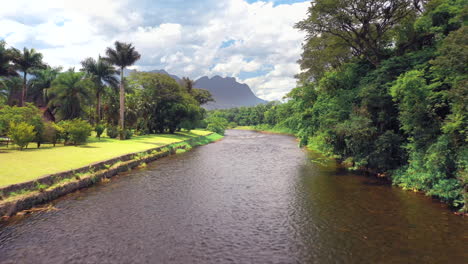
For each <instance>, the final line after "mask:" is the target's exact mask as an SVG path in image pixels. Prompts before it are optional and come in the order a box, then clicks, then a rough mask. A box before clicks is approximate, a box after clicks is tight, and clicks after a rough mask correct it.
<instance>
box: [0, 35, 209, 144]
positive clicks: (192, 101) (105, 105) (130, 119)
mask: <svg viewBox="0 0 468 264" xmlns="http://www.w3.org/2000/svg"><path fill="white" fill-rule="evenodd" d="M140 57H141V56H140V54H139V53H138V52H137V51H136V50H135V47H134V46H133V45H132V44H128V43H122V42H115V46H114V47H109V48H107V50H106V57H101V56H99V57H98V58H97V59H94V58H85V59H84V60H83V61H82V62H81V68H80V69H79V71H76V70H75V69H73V68H71V69H68V70H65V71H63V69H62V67H55V68H54V67H50V66H49V65H47V64H46V63H45V62H44V61H43V57H42V54H41V53H39V52H37V51H36V50H34V49H27V48H24V49H23V50H22V51H20V50H18V49H15V48H13V47H9V48H8V47H7V44H6V43H5V42H3V41H0V115H1V116H0V137H1V136H5V135H7V136H9V137H10V138H12V139H13V140H14V141H15V143H17V145H19V146H21V147H22V146H27V144H25V143H24V142H25V141H28V140H27V139H30V141H31V139H32V141H35V142H37V143H38V146H40V144H41V142H48V143H51V139H50V138H51V137H52V138H55V136H50V135H46V134H44V133H46V131H49V132H48V134H51V133H52V132H50V131H51V130H55V132H54V133H53V134H54V135H61V134H62V135H64V136H62V137H59V139H63V140H62V141H64V142H65V143H66V142H68V140H67V138H63V137H66V135H68V133H65V134H64V133H63V131H64V130H65V129H66V128H69V127H70V124H77V125H76V126H80V125H79V124H81V126H82V127H83V128H88V127H90V126H88V125H92V126H93V128H92V129H94V130H95V131H96V132H97V133H98V134H101V133H103V131H104V130H105V129H106V130H107V134H108V135H109V136H110V137H118V136H119V137H120V139H128V138H130V137H131V136H132V134H134V133H137V134H149V133H166V132H167V133H174V132H175V131H177V130H181V129H182V128H184V129H188V130H190V129H193V128H195V127H196V126H198V125H200V122H201V121H202V120H203V118H204V115H205V110H204V109H203V108H202V107H201V105H202V104H205V103H206V102H209V101H212V100H213V99H212V97H211V94H210V93H209V92H208V91H207V90H203V89H195V88H193V81H192V80H190V79H188V78H183V79H182V82H181V83H178V82H176V81H175V80H173V79H172V78H170V77H169V76H166V75H162V74H156V73H144V72H135V73H132V74H131V75H130V76H129V77H124V71H125V68H126V67H128V66H131V65H133V64H134V63H135V62H136V61H138V60H139V59H140ZM37 117H39V118H37ZM65 121H69V122H65ZM83 121H85V123H88V125H83V124H84V123H83ZM55 122H57V125H58V124H62V125H58V126H57V125H56V124H55ZM39 123H42V124H39ZM51 123H54V124H53V125H52V124H51ZM202 125H203V124H202ZM204 125H205V126H206V124H204ZM45 128H49V129H48V130H47V129H45ZM85 130H86V131H89V130H90V129H85ZM61 131H62V132H61ZM83 133H84V134H89V132H83ZM20 141H21V142H23V143H20ZM52 141H53V143H55V141H54V140H52ZM73 142H75V143H80V142H82V140H78V141H73ZM18 143H20V144H18Z"/></svg>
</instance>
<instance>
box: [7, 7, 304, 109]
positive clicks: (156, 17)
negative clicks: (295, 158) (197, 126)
mask: <svg viewBox="0 0 468 264" xmlns="http://www.w3.org/2000/svg"><path fill="white" fill-rule="evenodd" d="M1 2H5V3H3V4H2V5H1V6H2V8H1V9H0V39H3V40H5V41H6V42H7V44H8V45H9V46H12V47H15V48H18V49H22V48H23V47H28V48H35V49H36V50H38V51H40V52H41V53H42V54H43V55H44V61H45V62H46V63H48V64H49V65H51V66H63V67H64V68H68V67H76V68H79V67H80V62H81V61H82V60H83V59H85V58H87V57H95V58H96V57H98V56H99V55H101V56H104V55H105V50H106V47H109V46H113V43H114V42H115V41H116V40H118V41H123V42H131V43H133V44H134V45H135V47H136V49H137V51H139V52H140V53H141V55H142V56H141V59H140V60H139V61H138V62H137V63H136V64H135V65H134V66H133V67H132V68H135V69H138V70H142V71H145V70H159V69H164V70H166V71H168V72H169V73H171V74H176V75H178V76H180V77H183V76H187V77H190V78H192V79H197V78H199V77H201V76H209V77H212V76H214V75H220V76H223V77H226V76H228V77H235V78H236V79H237V80H238V81H239V82H242V83H246V84H248V85H249V86H250V87H251V89H252V91H253V92H254V93H255V94H256V95H257V96H259V97H260V98H262V99H266V100H277V99H281V98H282V97H283V96H284V95H285V94H286V93H287V92H289V91H290V90H291V89H292V88H294V87H295V85H296V79H294V75H295V74H297V73H298V72H299V71H300V68H299V66H298V65H297V63H296V61H297V60H298V59H299V57H300V54H301V45H302V42H303V40H304V37H305V34H304V33H303V32H300V31H298V30H297V29H295V28H293V26H294V24H295V23H296V22H298V21H300V20H302V19H304V18H305V17H306V14H307V8H308V7H309V5H310V1H294V0H271V1H268V0H263V1H254V0H192V1H187V0H138V1H135V0H80V1H77V0H35V1H31V0H15V1H11V0H0V3H1Z"/></svg>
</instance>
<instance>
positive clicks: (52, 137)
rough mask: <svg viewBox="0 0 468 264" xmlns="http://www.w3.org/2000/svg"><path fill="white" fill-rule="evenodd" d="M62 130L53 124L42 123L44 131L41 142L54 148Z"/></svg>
mask: <svg viewBox="0 0 468 264" xmlns="http://www.w3.org/2000/svg"><path fill="white" fill-rule="evenodd" d="M61 133H63V129H62V128H61V127H60V126H58V125H57V124H55V123H52V122H44V130H43V131H42V137H41V139H42V141H43V142H47V143H52V144H53V145H54V147H55V144H57V141H58V140H59V139H60V137H61Z"/></svg>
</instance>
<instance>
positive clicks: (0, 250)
mask: <svg viewBox="0 0 468 264" xmlns="http://www.w3.org/2000/svg"><path fill="white" fill-rule="evenodd" d="M311 160H312V161H311ZM53 205H54V206H55V207H56V208H57V210H55V211H48V212H41V213H35V214H32V215H29V216H26V217H17V218H14V219H12V220H10V221H9V222H4V223H1V224H0V262H1V263H466V260H467V259H468V246H467V245H468V233H467V230H468V222H467V221H466V219H464V218H463V217H459V216H455V215H453V214H452V213H451V212H450V211H449V210H448V209H446V208H445V206H444V205H443V204H441V203H439V202H437V201H434V200H432V199H430V198H428V197H425V196H422V195H419V194H414V193H411V192H405V191H402V190H400V189H398V188H392V187H391V186H389V185H388V184H386V183H385V182H382V181H379V180H377V179H374V178H368V177H364V176H360V175H355V174H350V173H346V172H340V171H337V170H336V168H335V167H334V164H333V163H332V162H329V161H327V160H326V159H322V158H320V157H319V156H317V155H314V154H313V153H306V152H304V151H303V150H301V149H299V148H297V142H296V141H295V139H294V138H292V137H289V136H282V135H267V134H260V133H255V132H251V131H234V130H230V131H228V132H227V136H226V137H225V138H224V139H223V140H222V141H220V142H217V143H213V144H209V145H206V146H202V147H198V148H196V149H194V150H193V151H191V152H188V153H185V154H181V155H177V156H172V157H169V158H165V159H162V160H159V161H156V162H154V163H152V164H150V165H148V167H147V168H146V169H143V170H139V171H133V172H131V173H127V174H124V175H121V176H118V177H116V178H113V179H112V180H111V182H110V183H107V184H101V185H98V186H96V187H92V188H89V189H86V190H84V191H81V192H78V193H74V194H71V195H68V196H66V197H64V198H62V199H59V200H57V201H55V202H54V204H53Z"/></svg>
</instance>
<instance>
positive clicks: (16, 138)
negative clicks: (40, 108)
mask: <svg viewBox="0 0 468 264" xmlns="http://www.w3.org/2000/svg"><path fill="white" fill-rule="evenodd" d="M35 136H36V132H34V126H32V125H28V124H27V123H25V122H21V123H18V124H17V123H14V122H11V123H10V129H9V130H8V137H9V138H11V139H12V140H13V142H14V143H15V144H16V145H18V147H19V148H20V150H22V149H24V148H25V147H27V146H28V144H29V143H30V142H31V141H33V140H34V138H35Z"/></svg>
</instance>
